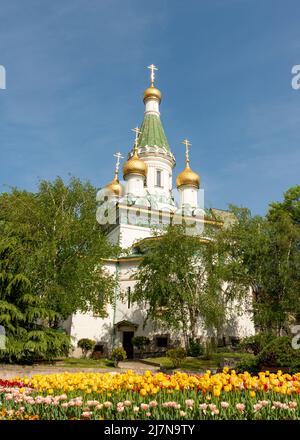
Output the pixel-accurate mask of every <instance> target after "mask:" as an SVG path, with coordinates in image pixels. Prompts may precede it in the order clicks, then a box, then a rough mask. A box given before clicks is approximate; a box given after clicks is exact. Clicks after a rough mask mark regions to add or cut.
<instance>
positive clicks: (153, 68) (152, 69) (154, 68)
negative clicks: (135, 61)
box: [148, 64, 158, 86]
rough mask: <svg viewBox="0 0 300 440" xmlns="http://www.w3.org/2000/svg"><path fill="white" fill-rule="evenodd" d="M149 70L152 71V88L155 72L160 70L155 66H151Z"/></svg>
mask: <svg viewBox="0 0 300 440" xmlns="http://www.w3.org/2000/svg"><path fill="white" fill-rule="evenodd" d="M148 69H150V70H151V75H150V80H151V86H153V85H154V81H155V70H158V68H157V67H156V66H154V64H150V66H148Z"/></svg>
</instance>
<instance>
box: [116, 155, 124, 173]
mask: <svg viewBox="0 0 300 440" xmlns="http://www.w3.org/2000/svg"><path fill="white" fill-rule="evenodd" d="M114 157H116V158H117V161H116V169H115V179H117V178H118V176H119V169H120V160H121V159H124V157H123V156H122V154H121V153H120V152H118V153H115V154H114Z"/></svg>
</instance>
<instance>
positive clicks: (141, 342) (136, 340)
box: [131, 336, 150, 356]
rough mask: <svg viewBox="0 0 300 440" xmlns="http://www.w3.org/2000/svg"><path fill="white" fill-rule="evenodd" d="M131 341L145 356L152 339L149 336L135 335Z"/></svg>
mask: <svg viewBox="0 0 300 440" xmlns="http://www.w3.org/2000/svg"><path fill="white" fill-rule="evenodd" d="M131 343H132V345H133V346H134V347H136V348H137V349H138V350H139V352H140V354H141V356H143V353H144V351H145V348H146V347H147V345H149V344H150V339H149V338H147V336H134V337H133V338H132V339H131Z"/></svg>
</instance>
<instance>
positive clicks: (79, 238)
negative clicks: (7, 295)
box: [0, 178, 117, 325]
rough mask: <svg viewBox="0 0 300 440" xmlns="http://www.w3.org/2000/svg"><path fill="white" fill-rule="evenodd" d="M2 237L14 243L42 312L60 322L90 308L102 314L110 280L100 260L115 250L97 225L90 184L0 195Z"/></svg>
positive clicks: (73, 182)
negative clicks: (56, 316) (53, 313)
mask: <svg viewBox="0 0 300 440" xmlns="http://www.w3.org/2000/svg"><path fill="white" fill-rule="evenodd" d="M0 233H1V235H2V236H3V237H7V238H8V239H10V240H13V241H14V246H15V249H16V252H17V254H18V256H19V263H20V267H21V268H22V272H23V273H24V274H25V275H26V276H28V278H30V281H31V283H32V290H33V291H34V292H35V293H36V295H38V296H39V297H40V298H41V299H42V301H43V303H44V305H45V307H49V308H51V309H53V310H55V311H57V312H58V313H59V314H60V315H61V316H62V317H63V318H67V317H68V316H69V315H70V314H72V313H74V312H76V311H82V312H86V311H88V310H90V309H92V310H93V311H95V312H96V313H97V314H99V315H101V314H102V315H103V314H104V309H103V304H104V303H106V302H109V301H110V299H111V297H112V295H113V288H114V280H113V278H112V277H110V276H109V275H108V274H107V273H106V272H105V270H104V267H103V266H104V262H103V258H106V257H108V256H111V255H112V253H115V252H117V249H115V248H112V247H111V246H110V245H109V244H108V242H107V240H106V238H105V236H104V234H103V233H102V230H101V227H100V225H99V224H98V223H97V221H96V189H95V188H94V187H93V186H92V185H91V184H90V183H88V182H85V183H83V182H81V181H80V180H79V179H76V178H71V179H70V181H69V182H68V183H67V184H65V183H64V182H63V181H62V179H61V178H57V179H55V180H54V181H53V182H48V181H41V182H40V184H39V188H38V191H37V193H31V192H27V191H20V190H18V189H13V190H12V191H11V192H10V193H3V194H2V195H1V196H0ZM53 325H57V321H55V322H53Z"/></svg>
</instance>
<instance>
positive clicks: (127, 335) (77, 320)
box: [67, 64, 254, 359]
mask: <svg viewBox="0 0 300 440" xmlns="http://www.w3.org/2000/svg"><path fill="white" fill-rule="evenodd" d="M149 69H150V86H149V87H148V88H146V90H145V92H144V96H143V102H144V118H143V121H142V124H141V126H140V127H137V128H134V129H132V130H133V132H134V133H135V139H134V144H133V147H132V149H131V151H130V152H129V154H128V157H127V160H126V161H125V162H124V164H123V167H122V171H123V179H124V181H123V184H122V183H121V182H120V180H119V171H120V161H121V159H123V157H122V155H121V153H115V154H114V156H115V157H116V168H115V173H114V178H113V180H112V181H111V182H110V183H108V184H107V185H106V186H104V187H103V188H102V189H101V190H100V191H99V192H98V194H97V203H98V208H97V213H96V217H97V221H98V222H99V223H100V224H101V225H102V226H103V228H104V230H105V233H106V235H107V238H108V240H109V241H110V242H111V243H113V244H119V246H120V247H121V248H122V249H126V253H124V255H123V256H120V257H119V258H117V259H110V260H106V261H105V268H106V269H107V271H108V272H109V273H110V274H111V275H113V276H114V277H115V279H116V285H117V287H116V291H115V300H114V302H113V304H110V305H108V306H107V307H106V312H107V316H106V317H105V318H101V317H98V316H94V315H93V314H88V313H86V314H82V313H77V314H75V315H73V316H71V317H70V319H69V320H68V324H67V326H68V331H69V333H70V335H71V336H72V337H73V340H74V343H75V346H76V345H77V341H78V340H79V339H81V338H89V339H93V340H94V341H96V348H95V351H96V352H98V354H99V356H101V355H103V356H106V355H107V354H108V353H109V352H110V351H111V349H112V348H114V347H116V346H123V348H124V349H125V351H126V353H127V358H129V359H130V358H132V357H133V356H134V347H133V345H132V342H131V339H132V337H133V336H147V337H149V339H150V341H151V344H150V346H149V351H150V352H151V353H153V355H155V354H157V355H158V354H162V353H164V352H165V351H166V350H167V349H168V348H170V347H174V346H178V345H179V344H180V342H181V337H180V335H178V334H177V335H174V334H172V333H171V332H166V331H159V329H157V328H155V327H154V326H153V325H152V324H151V322H147V324H146V326H144V319H145V317H146V311H145V310H141V308H140V306H139V305H138V304H135V303H132V301H131V296H132V292H133V289H134V284H135V281H134V273H136V271H137V270H138V266H139V264H140V262H141V261H142V259H143V254H144V253H145V252H146V251H147V243H148V242H149V240H151V235H152V233H153V232H152V231H153V228H154V227H164V226H166V225H167V224H169V223H170V221H171V219H172V222H176V223H179V224H181V223H182V221H183V219H184V221H185V224H191V225H193V233H196V234H197V235H200V236H203V233H204V227H205V226H206V225H211V227H226V224H227V223H228V222H230V221H232V217H231V215H230V213H228V212H227V211H222V210H218V209H205V207H204V191H203V189H202V188H200V176H199V174H198V173H197V172H195V171H193V170H192V167H191V164H190V153H189V150H190V146H191V144H190V142H189V141H188V140H187V139H185V140H184V141H183V142H182V143H183V144H184V145H185V149H186V151H185V154H186V167H185V169H184V170H183V171H181V172H179V173H178V174H177V176H176V189H177V191H178V192H177V197H176V198H175V197H174V196H175V193H174V191H173V170H174V168H175V164H176V160H175V157H174V155H173V153H172V150H171V147H170V145H169V143H168V140H167V137H166V134H165V131H164V128H163V125H162V122H161V118H160V104H161V101H162V94H161V91H160V90H159V89H158V88H156V87H155V72H156V70H157V68H156V67H155V66H154V65H153V64H152V65H150V66H149ZM177 200H178V201H177ZM235 321H236V322H235V323H234V325H233V326H232V328H229V329H228V334H227V335H226V338H227V340H228V341H229V342H230V341H231V342H233V341H234V340H237V339H238V338H240V337H244V336H248V335H251V334H254V326H253V323H252V321H251V316H250V315H249V314H248V313H247V312H246V311H245V313H244V314H243V315H242V316H239V317H235ZM201 338H203V332H202V331H201V327H200V326H199V340H201ZM80 354H81V350H80V349H75V351H74V353H73V355H75V356H79V355H80Z"/></svg>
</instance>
